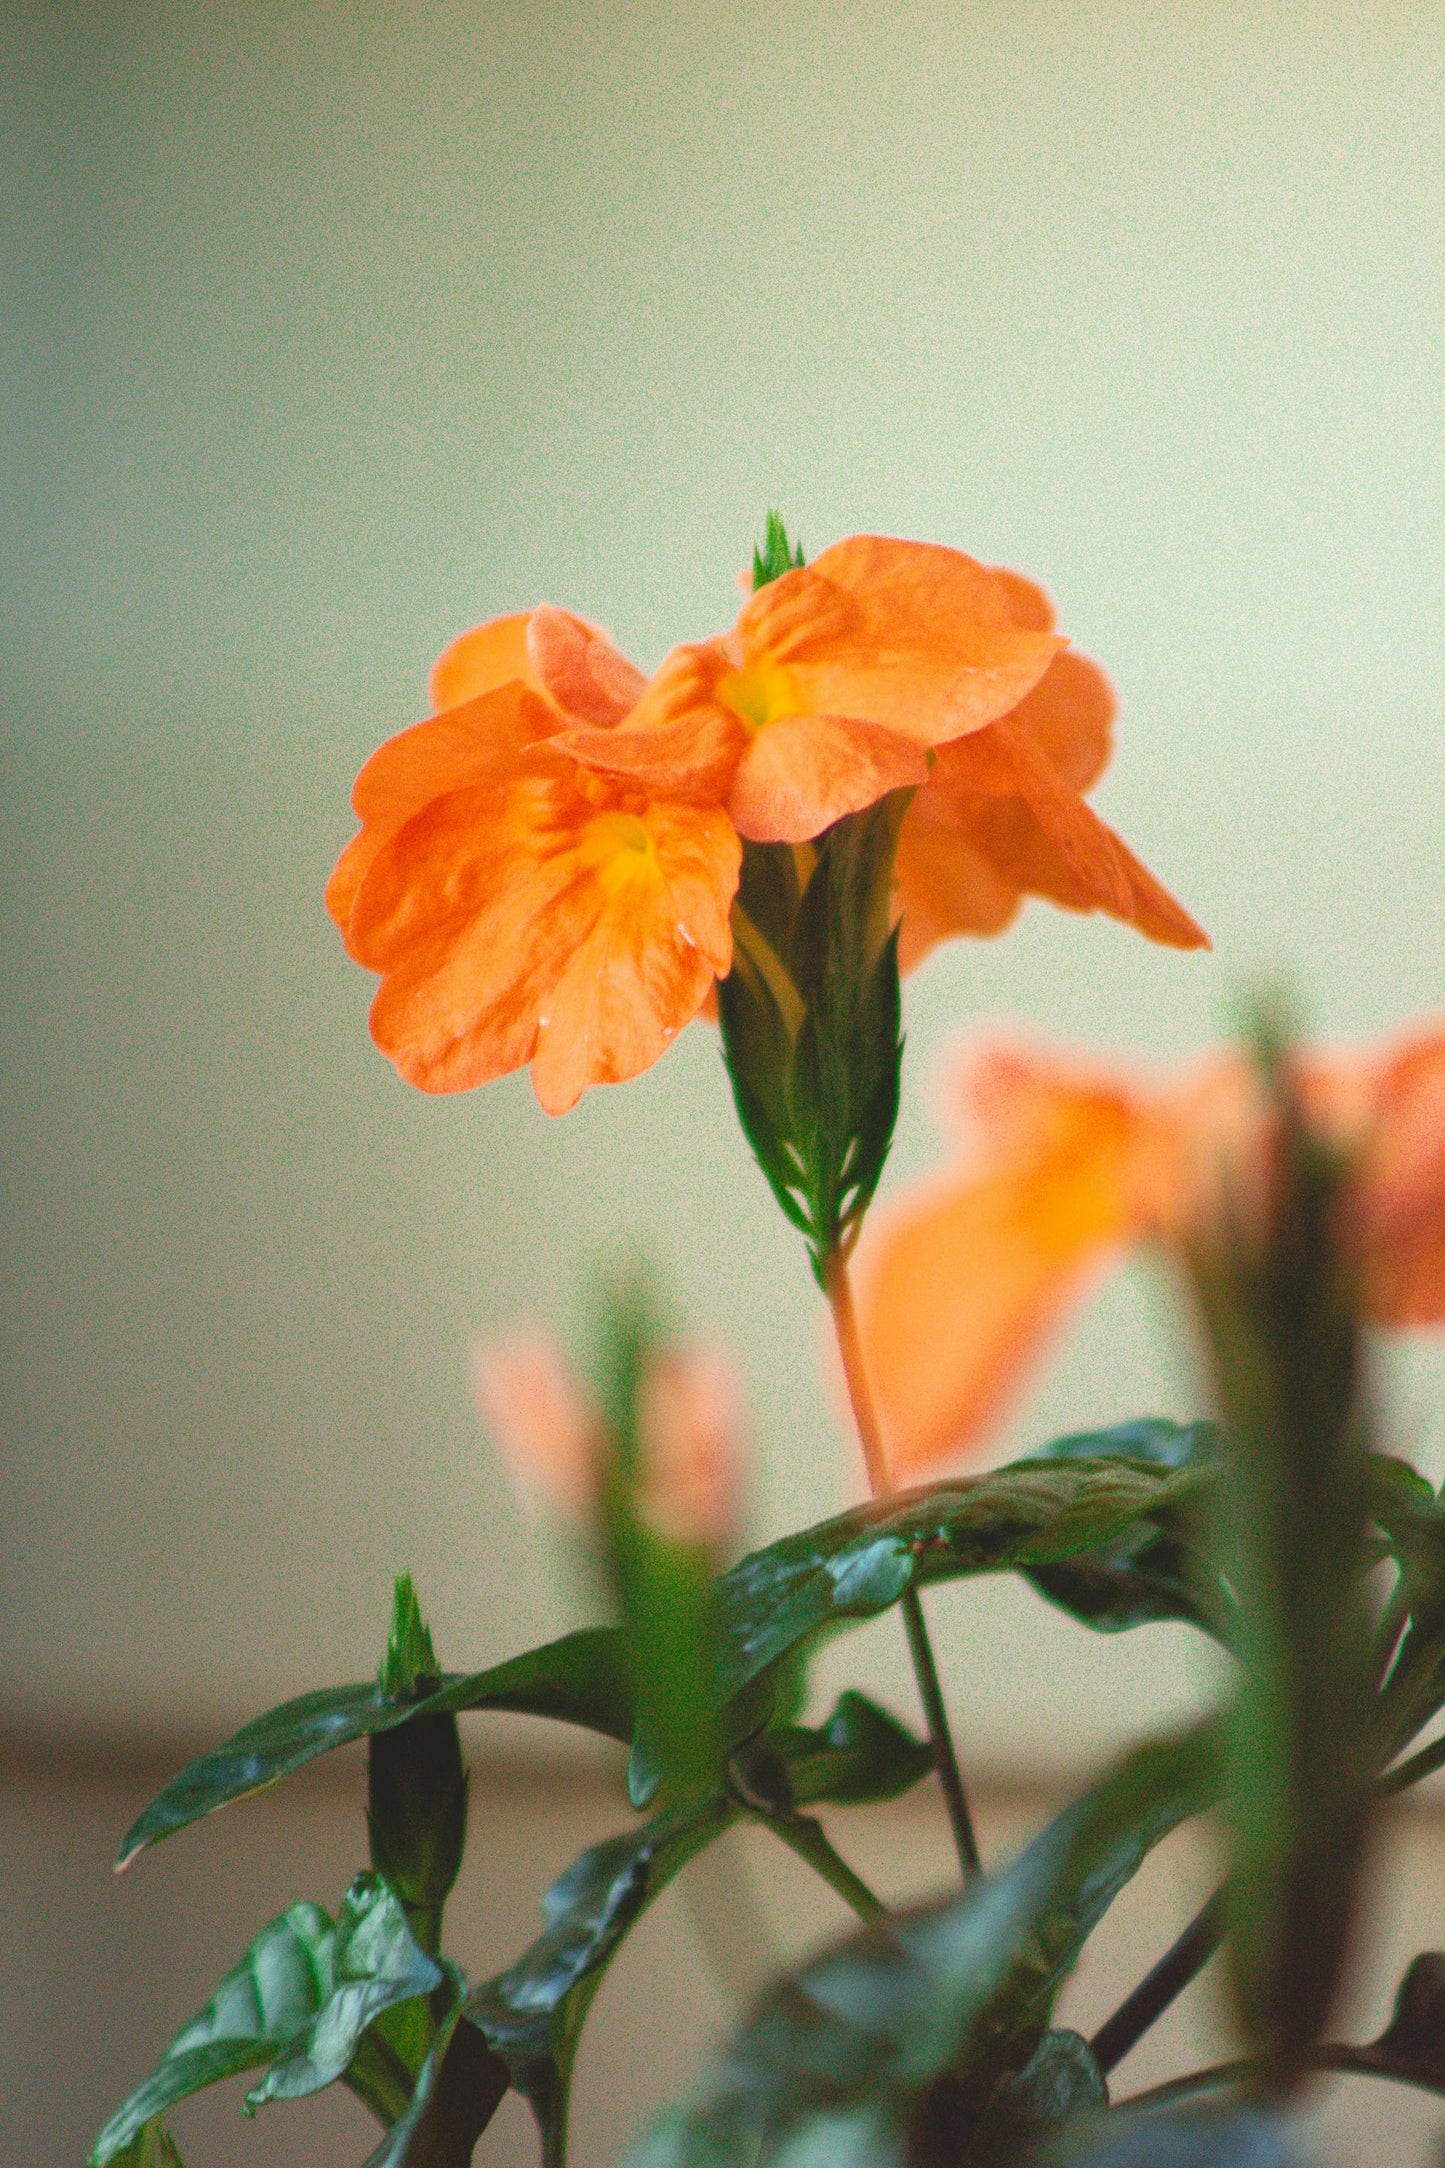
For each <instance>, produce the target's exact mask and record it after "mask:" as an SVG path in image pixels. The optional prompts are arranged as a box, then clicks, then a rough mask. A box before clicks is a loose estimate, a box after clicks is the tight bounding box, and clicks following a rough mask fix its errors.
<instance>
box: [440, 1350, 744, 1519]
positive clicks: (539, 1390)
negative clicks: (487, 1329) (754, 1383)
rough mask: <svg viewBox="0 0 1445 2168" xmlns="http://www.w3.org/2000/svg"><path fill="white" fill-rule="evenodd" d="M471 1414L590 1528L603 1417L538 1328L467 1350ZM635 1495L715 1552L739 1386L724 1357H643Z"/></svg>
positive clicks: (737, 1483) (603, 1465) (728, 1494)
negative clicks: (469, 1352)
mask: <svg viewBox="0 0 1445 2168" xmlns="http://www.w3.org/2000/svg"><path fill="white" fill-rule="evenodd" d="M472 1391H473V1394H474V1396H475V1399H476V1404H477V1412H478V1414H479V1415H480V1416H481V1419H482V1423H483V1426H484V1427H485V1429H486V1430H487V1431H488V1433H489V1434H490V1436H491V1438H492V1441H493V1443H494V1444H495V1446H496V1448H497V1451H498V1452H499V1454H500V1455H501V1457H502V1460H503V1462H504V1463H505V1465H506V1468H507V1471H508V1473H509V1474H510V1475H511V1477H512V1479H513V1481H514V1482H515V1483H517V1484H518V1485H519V1487H520V1488H522V1489H524V1490H527V1491H531V1492H533V1493H535V1494H536V1495H537V1496H539V1497H542V1498H545V1499H546V1500H547V1502H548V1503H549V1504H550V1505H552V1506H553V1507H555V1508H556V1509H557V1510H558V1511H559V1512H561V1513H562V1514H563V1515H564V1516H565V1517H566V1518H567V1519H569V1520H573V1521H576V1522H578V1523H580V1524H581V1525H582V1526H584V1527H587V1526H592V1527H595V1526H597V1525H598V1524H599V1523H600V1520H601V1515H602V1494H603V1486H604V1484H605V1481H606V1476H607V1460H608V1454H609V1452H610V1450H611V1448H610V1446H609V1444H608V1440H607V1434H606V1431H605V1429H604V1427H603V1423H602V1418H601V1416H600V1414H599V1413H598V1411H597V1409H596V1408H595V1407H594V1406H593V1405H592V1403H591V1401H590V1400H589V1399H588V1397H587V1395H586V1394H585V1393H584V1392H583V1390H582V1388H581V1386H580V1385H579V1384H578V1383H577V1381H576V1379H575V1378H574V1376H573V1375H572V1372H571V1370H570V1369H569V1367H568V1363H567V1358H566V1356H565V1355H564V1354H563V1352H562V1349H561V1347H560V1345H559V1344H558V1342H557V1340H556V1339H555V1337H554V1336H553V1335H552V1334H551V1333H550V1332H548V1331H547V1330H546V1329H545V1328H544V1327H540V1326H534V1327H523V1328H520V1329H518V1330H516V1331H513V1332H511V1333H507V1334H502V1335H499V1336H498V1337H497V1338H495V1339H490V1340H482V1341H479V1342H478V1343H477V1345H476V1346H475V1347H474V1348H473V1350H472ZM637 1431H638V1436H637V1448H638V1468H637V1472H636V1484H635V1490H634V1500H635V1504H636V1508H637V1511H638V1513H639V1514H640V1516H641V1517H642V1519H643V1520H644V1521H646V1522H647V1523H648V1525H649V1526H650V1527H651V1528H652V1529H653V1531H654V1533H655V1534H657V1535H659V1536H661V1537H663V1538H664V1540H666V1541H667V1542H670V1543H681V1544H688V1545H695V1546H700V1547H701V1548H703V1549H705V1550H710V1551H714V1552H720V1551H722V1550H723V1549H724V1548H725V1547H726V1545H727V1543H728V1542H729V1540H730V1539H731V1537H732V1535H733V1533H734V1530H735V1528H736V1525H737V1520H738V1516H739V1512H740V1509H741V1479H742V1468H743V1461H744V1457H745V1446H744V1436H743V1433H744V1421H743V1403H742V1392H741V1388H740V1386H739V1383H738V1379H737V1374H736V1372H735V1370H734V1368H733V1365H732V1363H731V1362H730V1361H729V1360H728V1358H727V1356H726V1355H725V1354H723V1353H722V1351H721V1350H719V1349H716V1348H711V1347H707V1346H691V1347H681V1348H670V1349H667V1350H664V1351H661V1352H659V1353H656V1354H654V1355H652V1356H651V1357H650V1358H649V1360H648V1361H647V1363H646V1364H645V1366H644V1369H643V1374H642V1379H641V1383H640V1386H639V1390H638V1405H637Z"/></svg>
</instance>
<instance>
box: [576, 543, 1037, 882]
mask: <svg viewBox="0 0 1445 2168" xmlns="http://www.w3.org/2000/svg"><path fill="white" fill-rule="evenodd" d="M1015 585H1016V583H1015V582H1014V580H1013V578H1012V575H1009V574H1006V573H998V572H990V571H988V570H987V569H986V568H985V567H984V566H983V565H980V564H976V563H975V562H974V560H973V559H972V558H971V557H966V556H964V554H963V552H962V551H961V550H952V549H944V548H942V547H940V546H938V545H936V544H933V543H925V542H894V541H888V540H885V539H883V538H881V537H879V536H876V535H854V536H852V537H851V538H850V539H849V540H848V541H845V542H838V543H835V544H834V545H833V547H832V548H831V549H827V550H824V552H823V554H822V555H821V556H820V557H817V558H815V559H814V561H813V563H812V564H811V565H807V566H800V567H798V568H797V569H795V570H793V571H790V572H785V573H784V574H783V575H782V576H781V578H779V579H776V580H773V581H771V582H769V584H768V585H767V586H765V587H761V588H759V589H758V591H757V593H756V594H754V595H751V596H750V597H749V598H748V600H747V602H746V603H745V604H744V605H743V609H742V612H741V614H740V616H739V618H738V621H737V624H736V626H735V627H734V629H733V631H732V632H731V633H730V634H729V635H728V636H727V638H726V639H722V640H712V641H707V642H704V643H702V644H700V645H694V646H687V647H678V648H674V650H673V651H672V653H671V654H670V655H669V656H668V657H667V660H666V661H665V662H664V663H663V665H662V668H661V669H660V670H659V671H658V673H657V675H656V677H655V678H654V679H653V680H652V682H651V684H650V685H649V686H648V688H647V691H646V693H645V694H644V695H643V697H642V699H641V700H640V701H639V702H638V705H637V707H636V709H635V710H634V712H633V713H632V715H631V716H630V717H629V718H628V721H627V723H626V725H625V727H623V728H621V729H608V728H606V727H601V728H598V727H596V726H588V725H583V726H581V727H579V728H576V729H572V730H569V731H568V732H567V733H566V735H565V739H564V742H565V744H566V747H567V750H568V751H569V752H571V753H572V754H574V755H575V757H576V758H577V759H578V760H580V761H583V762H585V763H586V764H587V765H588V766H590V767H593V768H597V769H599V770H602V771H604V772H606V773H608V774H627V775H630V776H633V777H635V778H636V779H638V780H639V781H642V782H645V783H648V784H657V783H661V782H663V781H665V780H666V779H668V778H671V779H673V781H674V785H675V783H676V780H677V779H678V778H679V777H685V778H687V780H688V782H689V785H690V787H692V788H696V789H700V790H705V791H707V792H715V793H717V794H718V796H719V797H722V798H725V799H726V802H727V806H728V810H729V812H730V813H731V814H732V817H733V820H734V823H735V824H736V826H737V828H738V830H739V832H740V834H742V835H744V836H746V837H748V838H749V840H750V841H752V842H756V843H803V842H806V841H808V840H809V839H810V838H811V837H813V836H816V835H819V834H821V832H822V831H823V829H825V828H827V827H829V826H831V824H832V823H833V822H834V821H836V820H839V819H841V818H842V816H843V815H844V814H845V813H856V812H859V811H861V810H862V808H863V807H865V806H869V805H872V804H873V803H874V801H875V800H876V799H878V798H881V797H882V796H883V795H884V793H885V792H887V791H890V790H896V789H898V788H900V787H901V786H903V785H906V784H921V783H923V782H924V781H925V779H926V777H927V775H928V768H929V762H928V755H929V750H930V748H931V747H933V746H936V745H941V744H943V743H944V742H945V741H947V740H949V739H954V738H958V737H960V736H961V735H962V734H964V733H965V732H969V731H977V730H981V729H983V728H984V726H985V725H987V724H989V723H992V722H994V721H995V720H996V719H997V718H998V717H999V716H1001V715H1005V714H1007V713H1008V712H1009V710H1010V709H1012V708H1015V707H1016V706H1017V705H1018V703H1019V701H1020V700H1021V699H1022V698H1023V697H1024V695H1025V694H1026V693H1028V692H1029V691H1031V689H1032V688H1033V687H1034V686H1035V685H1036V684H1037V683H1038V681H1039V679H1040V678H1041V677H1042V676H1043V674H1044V672H1045V671H1046V670H1047V668H1048V666H1049V664H1050V663H1051V662H1052V660H1053V658H1054V656H1055V655H1056V654H1057V653H1058V651H1059V650H1060V649H1061V648H1062V647H1063V645H1064V642H1063V640H1062V639H1060V638H1059V637H1058V635H1057V634H1055V633H1053V632H1052V631H1050V630H1047V629H1038V628H1036V627H1033V626H1030V625H1025V624H1021V623H1020V622H1019V613H1018V609H1017V604H1016V598H1015V596H1014V587H1015Z"/></svg>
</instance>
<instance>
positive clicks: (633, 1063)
mask: <svg viewBox="0 0 1445 2168" xmlns="http://www.w3.org/2000/svg"><path fill="white" fill-rule="evenodd" d="M639 818H640V820H641V822H642V825H643V826H644V828H645V829H646V831H647V835H648V839H649V844H650V847H651V851H652V854H653V855H652V860H651V863H650V864H649V865H648V866H647V867H646V868H645V869H644V870H640V871H639V872H638V873H637V874H636V875H635V876H634V877H632V878H629V879H626V880H621V881H617V882H615V883H611V882H608V883H606V884H605V887H606V893H605V897H604V902H603V907H602V908H601V909H600V910H599V911H598V913H597V915H596V917H595V919H594V920H593V923H592V926H591V928H590V930H589V932H588V933H587V935H586V936H585V938H584V939H582V940H581V941H578V942H575V943H574V944H572V945H571V947H570V949H569V952H568V953H567V954H566V957H565V960H564V961H563V962H562V967H561V969H560V971H559V972H558V974H557V976H556V978H555V980H554V982H553V985H552V987H551V989H550V990H549V992H548V994H547V997H546V1000H545V1002H544V1004H543V1014H542V1016H541V1018H540V1028H539V1032H538V1039H537V1047H536V1052H535V1054H534V1056H533V1060H532V1084H533V1088H534V1090H535V1091H536V1094H537V1097H538V1099H539V1100H540V1101H541V1104H542V1105H543V1107H545V1109H546V1110H547V1112H548V1113H549V1114H565V1113H566V1112H567V1110H568V1108H569V1107H571V1106H573V1105H575V1103H576V1102H577V1100H578V1099H579V1098H580V1097H581V1096H582V1093H583V1092H584V1091H585V1090H586V1089H587V1087H588V1085H589V1084H619V1083H623V1082H625V1081H626V1079H627V1078H628V1077H633V1076H636V1075H638V1073H639V1072H640V1071H641V1070H643V1069H646V1068H649V1067H650V1066H651V1064H652V1063H653V1062H655V1061H656V1060H657V1058H658V1056H659V1055H660V1054H663V1053H665V1052H666V1051H667V1048H668V1047H669V1046H670V1045H671V1043H672V1041H673V1040H674V1038H676V1036H677V1034H678V1032H679V1031H681V1030H682V1028H683V1026H684V1025H685V1024H690V1023H691V1022H692V1019H693V1018H694V1017H695V1016H696V1015H697V1014H698V1012H699V1010H700V1009H701V1007H702V1005H703V1003H704V1001H705V1000H706V998H707V995H708V993H709V991H710V989H711V987H712V985H713V982H714V980H715V979H716V977H717V976H718V974H719V973H720V972H721V973H726V971H727V969H728V966H729V964H730V963H731V961H732V929H731V926H730V924H729V916H728V914H729V911H730V909H731V906H732V899H733V896H734V895H735V894H736V892H737V883H738V872H739V869H740V866H741V863H742V849H741V846H740V844H739V842H738V839H737V836H736V834H735V832H734V830H733V828H732V825H731V823H730V822H729V821H728V819H727V817H726V815H725V814H723V813H721V812H719V811H717V810H716V809H714V808H711V807H701V806H686V805H667V804H655V805H652V806H650V807H649V808H648V809H647V810H646V811H645V812H643V813H642V814H641V815H640V816H639ZM598 885H604V884H603V883H599V884H598Z"/></svg>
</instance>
